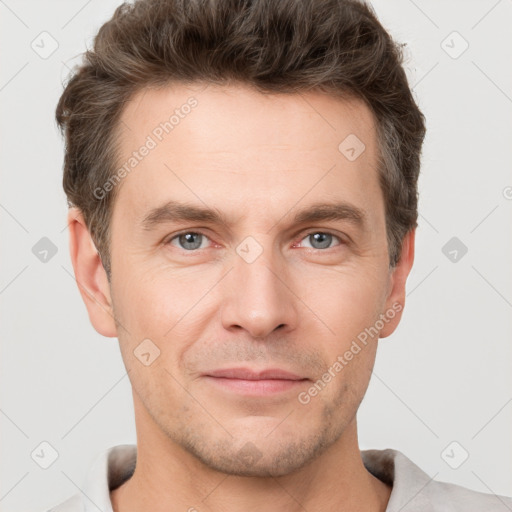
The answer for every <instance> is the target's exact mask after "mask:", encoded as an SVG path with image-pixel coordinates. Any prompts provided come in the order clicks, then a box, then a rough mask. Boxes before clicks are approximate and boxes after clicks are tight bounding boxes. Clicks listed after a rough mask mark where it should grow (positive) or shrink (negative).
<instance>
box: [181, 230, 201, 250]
mask: <svg viewBox="0 0 512 512" xmlns="http://www.w3.org/2000/svg"><path fill="white" fill-rule="evenodd" d="M202 237H203V235H202V234H201V233H193V232H189V233H183V234H182V235H178V236H177V239H178V242H179V244H180V247H181V248H182V249H185V250H187V251H193V250H195V249H199V248H200V247H201V242H202Z"/></svg>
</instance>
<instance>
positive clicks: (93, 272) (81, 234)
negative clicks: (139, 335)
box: [68, 207, 117, 338]
mask: <svg viewBox="0 0 512 512" xmlns="http://www.w3.org/2000/svg"><path fill="white" fill-rule="evenodd" d="M68 228H69V250H70V254H71V262H72V264H73V269H74V271H75V279H76V283H77V285H78V289H79V291H80V294H81V296H82V299H83V301H84V303H85V307H86V308H87V312H88V314H89V319H90V321H91V324H92V325H93V327H94V329H96V331H97V332H98V333H100V334H102V335H103V336H106V337H109V338H112V337H116V336H117V329H116V323H115V320H114V313H113V308H112V298H111V295H110V284H109V282H108V279H107V274H106V272H105V269H104V268H103V264H102V262H101V259H100V256H99V254H98V251H97V249H96V246H95V245H94V241H93V240H92V238H91V235H90V233H89V230H88V229H87V226H86V223H85V220H84V218H83V215H82V212H81V211H80V210H79V209H78V208H74V207H72V208H70V209H69V211H68Z"/></svg>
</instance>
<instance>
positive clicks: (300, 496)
mask: <svg viewBox="0 0 512 512" xmlns="http://www.w3.org/2000/svg"><path fill="white" fill-rule="evenodd" d="M390 493H391V487H389V486H388V485H386V484H384V483H383V482H381V481H380V480H378V479H377V478H375V477H374V476H373V475H371V474H370V473H369V472H368V471H367V470H366V468H365V467H364V464H363V462H362V459H361V455H360V451H359V448H358V443H357V430H356V422H355V419H354V420H353V422H352V423H351V424H350V425H349V426H348V427H347V429H346V431H345V432H344V434H343V436H342V438H340V439H339V440H338V442H336V443H335V445H333V446H331V447H330V448H329V449H328V450H326V451H325V452H324V453H323V454H322V455H320V456H319V457H317V458H316V459H315V460H314V461H313V462H311V463H310V464H308V465H307V466H305V467H303V468H301V469H300V470H299V471H296V472H294V473H293V474H289V475H285V476H281V477H276V478H274V477H240V476H231V475H226V474H223V473H219V472H217V471H214V470H212V469H211V468H208V467H206V466H204V465H203V464H202V463H201V462H199V461H198V460H197V459H196V458H195V457H193V456H192V455H191V454H189V453H188V452H186V451H185V450H183V449H182V448H181V447H180V446H178V445H176V444H175V443H173V442H172V441H170V440H169V438H168V437H166V436H165V435H164V434H162V433H160V435H157V436H154V437H150V436H145V435H141V436H138V441H137V464H136V468H135V471H134V474H133V476H132V477H131V478H130V479H129V480H127V481H126V482H125V483H124V484H122V485H121V486H120V487H118V488H117V489H115V490H113V491H112V492H111V501H112V507H113V510H114V512H134V511H138V512H141V511H144V510H151V511H152V512H164V511H165V512H168V511H169V510H187V511H190V512H197V511H201V512H202V511H208V510H212V511H213V510H216V511H218V510H224V511H226V512H235V511H240V510H244V512H251V511H259V510H267V511H270V512H272V511H274V510H275V511H279V512H295V511H297V512H299V511H300V512H303V511H304V510H336V511H349V510H350V511H363V510H364V511H367V512H383V511H385V510H386V506H387V503H388V500H389V495H390Z"/></svg>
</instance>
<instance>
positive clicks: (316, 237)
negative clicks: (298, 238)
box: [309, 233, 332, 249]
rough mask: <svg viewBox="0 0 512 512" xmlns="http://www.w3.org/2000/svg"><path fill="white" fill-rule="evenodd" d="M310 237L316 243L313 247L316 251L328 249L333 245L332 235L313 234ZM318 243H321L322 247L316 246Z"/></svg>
mask: <svg viewBox="0 0 512 512" xmlns="http://www.w3.org/2000/svg"><path fill="white" fill-rule="evenodd" d="M309 236H310V238H311V240H313V241H314V243H312V244H311V245H312V246H313V247H314V248H315V249H326V248H328V247H329V246H330V245H331V241H332V235H331V234H329V233H312V234H311V235H309ZM316 243H319V244H320V246H318V245H317V246H315V244H316Z"/></svg>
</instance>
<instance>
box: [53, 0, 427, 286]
mask: <svg viewBox="0 0 512 512" xmlns="http://www.w3.org/2000/svg"><path fill="white" fill-rule="evenodd" d="M402 61H403V54H402V48H401V46H400V45H399V44H397V43H395V42H394V41H393V39H392V38H391V36H390V35H389V34H388V33H387V32H386V30H385V29H384V28H383V27H382V25H381V24H380V22H379V21H378V19H377V17H376V15H375V13H374V10H373V8H372V7H370V6H369V5H367V4H365V3H363V2H362V1H357V0H136V1H135V2H134V3H133V4H128V3H124V4H122V5H121V6H119V7H118V8H117V9H116V11H115V13H114V15H113V17H112V19H110V20H109V21H108V22H107V23H105V24H104V25H103V26H102V27H101V28H100V30H99V32H98V34H97V36H96V38H95V40H94V45H93V48H92V49H91V50H88V51H86V52H85V54H84V58H83V62H82V64H81V65H80V66H79V67H78V68H77V69H76V70H75V71H74V73H73V74H72V76H71V78H70V79H69V81H68V83H67V85H66V87H65V90H64V92H63V94H62V96H61V98H60V100H59V103H58V106H57V109H56V119H57V123H58V125H59V127H60V129H61V131H62V133H63V134H65V138H66V150H65V159H64V179H63V186H64V190H65V192H66V195H67V198H68V205H69V206H76V207H78V208H79V209H80V210H81V211H82V213H83V215H84V219H85V222H86V224H87V227H88V229H89V232H90V233H91V236H92V238H93V240H94V242H95V244H96V247H97V249H98V252H99V254H100V256H101V259H102V262H103V266H104V267H105V270H106V272H107V275H108V276H109V278H110V254H109V244H110V220H111V216H112V208H113V204H114V194H115V191H116V188H114V189H113V190H112V191H110V192H109V193H108V194H105V195H104V196H103V197H101V198H100V199H98V198H97V197H96V195H95V194H94V191H95V190H97V188H98V187H101V186H102V185H103V184H104V183H105V182H107V181H108V180H109V178H110V177H111V176H112V175H113V173H114V172H115V170H116V164H117V161H118V158H117V156H118V155H117V150H118V139H119V124H120V123H119V120H120V116H121V113H122V111H123V107H124V106H125V105H126V103H127V102H128V101H129V100H130V99H131V98H132V97H133V96H134V94H135V93H136V92H138V91H140V90H141V89H143V88H144V87H149V86H164V85H166V84H170V83H172V82H181V83H185V84H186V83H194V82H205V83H212V84H213V83H214V84H220V85H223V84H227V83H232V82H235V83H236V82H239V83H243V84H248V85H250V86H253V87H255V88H256V89H257V90H259V91H261V92H270V93H272V92H274V93H300V92H306V91H309V90H318V91H322V92H325V93H328V94H332V95H336V96H340V97H344V96H345V97H350V96H355V97H357V98H359V99H362V100H363V101H364V102H365V104H366V105H368V107H369V108H370V110H371V111H372V113H373V115H374V116H375V119H376V126H377V136H378V148H379V180H380V186H381V189H382V192H383V195H384V201H385V208H386V230H387V240H388V248H389V259H390V266H391V267H394V266H395V265H396V263H397V262H398V261H399V259H400V255H401V246H402V242H403V238H404V236H405V235H406V234H407V232H408V231H409V230H411V229H412V228H415V227H416V226H417V217H418V193H417V181H418V175H419V169H420V153H421V147H422V144H423V139H424V136H425V120H424V116H423V114H422V113H421V112H420V110H419V108H418V106H417V105H416V103H415V101H414V99H413V96H412V93H411V90H410V89H409V86H408V83H407V78H406V75H405V72H404V70H403V67H402ZM340 142H341V141H340Z"/></svg>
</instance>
